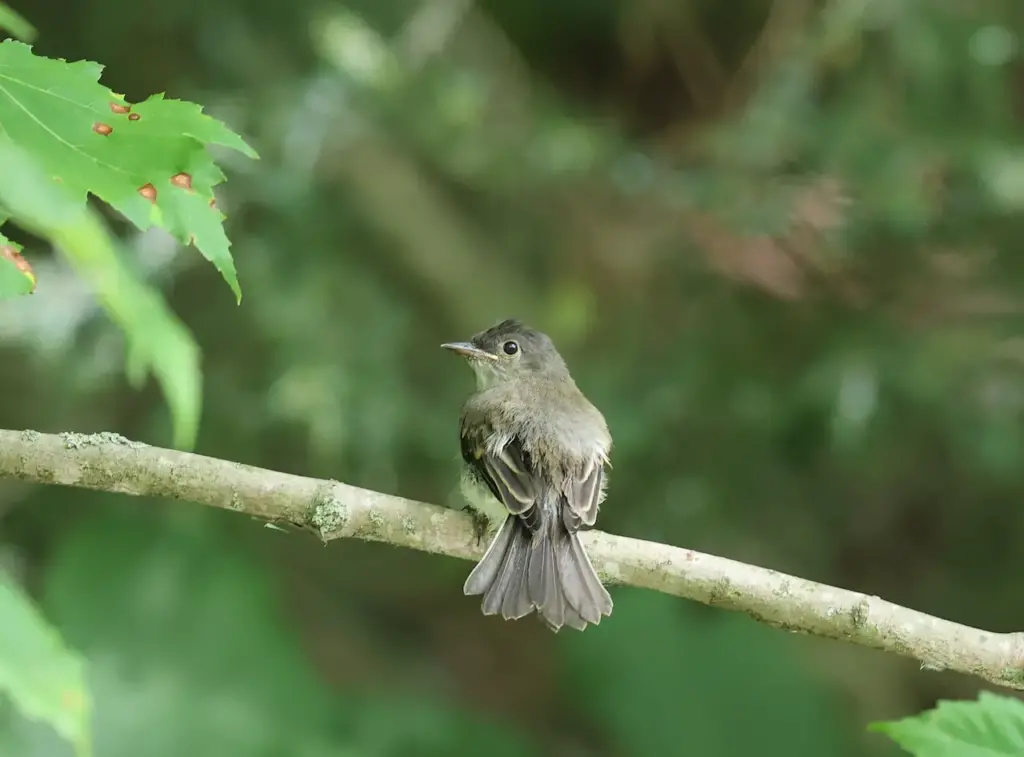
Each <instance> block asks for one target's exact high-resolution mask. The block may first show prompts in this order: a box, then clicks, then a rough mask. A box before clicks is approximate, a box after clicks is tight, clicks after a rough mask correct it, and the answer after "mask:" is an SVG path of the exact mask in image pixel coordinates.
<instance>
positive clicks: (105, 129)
mask: <svg viewBox="0 0 1024 757" xmlns="http://www.w3.org/2000/svg"><path fill="white" fill-rule="evenodd" d="M92 130H93V131H94V132H96V133H97V134H101V135H102V136H104V137H105V136H107V135H108V134H110V133H111V132H112V131H113V130H114V127H113V126H110V125H109V124H105V123H101V122H100V121H97V122H96V123H94V124H93V125H92Z"/></svg>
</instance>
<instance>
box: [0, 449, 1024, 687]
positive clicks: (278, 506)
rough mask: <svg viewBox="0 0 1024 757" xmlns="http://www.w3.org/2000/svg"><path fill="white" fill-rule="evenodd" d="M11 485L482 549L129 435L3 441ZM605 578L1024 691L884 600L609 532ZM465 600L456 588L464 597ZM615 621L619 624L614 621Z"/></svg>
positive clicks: (440, 527) (464, 529)
mask: <svg viewBox="0 0 1024 757" xmlns="http://www.w3.org/2000/svg"><path fill="white" fill-rule="evenodd" d="M0 478H8V479H18V480H21V481H28V482H35V483H41V484H57V485H60V486H76V487H81V488H85V489H95V490H98V491H107V492H117V493H120V494H130V495H133V496H147V497H166V498H169V499H179V500H188V501H191V502H197V503H200V504H204V505H210V506H213V507H220V508H224V509H226V510H234V511H236V512H240V513H246V514H248V515H251V516H255V517H257V518H262V519H265V520H267V521H271V522H279V523H280V522H284V523H290V524H293V525H296V526H300V527H305V528H311V529H313V530H314V531H315V532H317V533H319V535H320V537H321V538H322V539H323V540H324V541H328V540H331V539H342V538H354V539H363V540H366V541H375V542H383V543H387V544H392V545H395V546H400V547H409V548H411V549H418V550H422V551H424V552H431V553H434V554H439V555H448V556H450V557H458V558H462V559H465V560H471V559H478V558H479V557H480V556H481V554H482V552H483V548H482V547H483V545H480V544H477V543H476V540H475V538H474V536H473V526H472V521H471V520H470V519H469V517H468V516H467V515H465V514H464V513H461V512H457V511H455V510H451V509H449V508H444V507H439V506H437V505H430V504H425V503H422V502H415V501H413V500H409V499H403V498H401V497H394V496H391V495H388V494H381V493H379V492H374V491H368V490H366V489H359V488H356V487H354V486H349V485H347V484H343V483H339V482H336V481H324V480H319V479H313V478H305V477H303V476H294V475H291V474H288V473H278V472H276V471H271V470H264V469H262V468H255V467H252V466H249V465H242V464H240V463H233V462H229V461H225V460H217V459H215V458H210V457H204V456H202V455H195V454H191V453H187V452H178V451H174V450H167V449H160V448H158V447H150V446H149V445H146V444H142V443H140V442H133V441H129V440H128V439H125V438H124V437H122V436H120V435H118V434H111V433H102V434H94V435H82V434H70V433H65V434H59V435H52V434H40V433H38V432H35V431H2V430H0ZM583 539H584V542H585V545H586V548H587V550H588V552H589V554H590V555H591V559H592V560H593V562H594V565H595V567H596V568H597V570H598V572H599V573H600V574H601V576H602V578H604V579H605V580H606V581H608V582H609V583H611V584H625V585H629V586H638V587H642V588H645V589H652V590H654V591H660V592H663V593H665V594H671V595H673V596H677V597H683V598H686V599H692V600H695V601H697V602H702V603H704V604H707V605H714V606H716V607H723V608H726V609H729V610H739V611H742V612H745V613H747V614H748V615H750V616H751V617H753V618H755V619H757V620H759V621H761V622H763V623H767V624H769V625H772V626H776V627H780V628H784V629H786V630H789V631H794V632H798V633H807V634H813V635H816V636H822V637H825V638H830V639H840V640H844V641H848V642H852V643H854V644H860V645H862V646H865V647H871V648H873V649H881V650H884V651H887V652H894V653H896V654H899V655H902V656H905V657H912V658H914V659H916V660H918V661H920V663H921V667H922V668H924V669H928V670H954V671H958V672H961V673H967V674H969V675H974V676H978V677H980V678H983V679H985V680H987V681H991V682H992V683H996V684H999V685H1001V686H1006V687H1009V688H1013V689H1021V690H1024V634H1021V633H990V632H988V631H982V630H978V629H975V628H970V627H968V626H964V625H960V624H958V623H953V622H951V621H948V620H943V619H941V618H936V617H933V616H930V615H926V614H924V613H921V612H917V611H916V610H911V609H908V608H905V607H900V606H899V605H895V604H893V603H891V602H886V601H885V600H883V599H880V598H878V597H873V596H867V595H865V594H859V593H857V592H853V591H847V590H846V589H839V588H835V587H832V586H826V585H825V584H820V583H816V582H814V581H808V580H806V579H803V578H797V577H795V576H789V575H786V574H784V573H779V572H777V571H774V570H768V569H766V568H759V567H756V566H753V565H746V564H744V563H740V562H735V561H733V560H728V559H725V558H722V557H715V556H713V555H707V554H702V553H700V552H695V551H693V550H690V549H681V548H679V547H672V546H668V545H665V544H657V543H654V542H649V541H641V540H640V539H631V538H628V537H625V536H615V535H612V534H607V533H603V532H601V531H589V532H587V533H586V534H584V535H583ZM453 589H454V587H453ZM606 622H611V623H614V622H615V619H614V616H613V617H612V618H611V619H609V620H608V621H606Z"/></svg>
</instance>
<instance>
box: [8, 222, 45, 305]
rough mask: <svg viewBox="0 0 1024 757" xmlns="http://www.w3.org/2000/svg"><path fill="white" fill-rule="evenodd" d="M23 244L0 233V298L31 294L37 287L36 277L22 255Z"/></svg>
mask: <svg viewBox="0 0 1024 757" xmlns="http://www.w3.org/2000/svg"><path fill="white" fill-rule="evenodd" d="M20 251H21V245H17V244H14V243H13V242H12V241H11V240H9V239H8V238H7V237H5V236H4V235H3V234H0V300H6V299H9V298H11V297H19V296H21V295H23V294H29V293H30V292H32V291H33V290H34V289H35V287H36V277H35V274H33V273H32V271H31V269H27V268H26V266H27V264H26V263H24V260H23V259H22V258H21V256H20V254H19V253H20Z"/></svg>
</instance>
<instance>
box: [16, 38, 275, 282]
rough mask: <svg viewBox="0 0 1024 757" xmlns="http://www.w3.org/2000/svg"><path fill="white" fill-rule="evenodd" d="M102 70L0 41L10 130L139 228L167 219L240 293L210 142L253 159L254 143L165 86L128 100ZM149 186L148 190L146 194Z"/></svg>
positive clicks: (79, 190) (68, 183)
mask: <svg viewBox="0 0 1024 757" xmlns="http://www.w3.org/2000/svg"><path fill="white" fill-rule="evenodd" d="M102 70H103V67H102V66H100V65H99V64H98V63H93V62H91V61H77V62H73V63H68V62H66V61H62V60H53V59H50V58H44V57H41V56H37V55H35V54H33V53H32V48H31V47H29V46H28V45H25V44H22V43H20V42H15V41H13V40H8V41H6V42H3V43H0V124H3V130H4V132H6V135H7V137H8V138H9V139H10V140H11V141H12V142H13V143H14V144H15V145H17V146H19V147H21V148H23V149H24V150H25V151H26V152H28V153H30V154H31V155H33V156H34V157H35V158H36V159H37V160H38V161H39V162H40V164H41V165H42V166H43V168H44V170H45V171H46V172H47V173H48V174H49V175H50V176H53V177H55V178H57V179H59V180H60V181H61V183H62V184H64V186H65V187H67V188H68V190H69V191H70V192H71V193H72V195H73V196H74V197H75V198H76V199H78V200H79V201H84V200H85V198H86V195H87V194H88V193H90V192H91V193H92V194H94V195H96V196H97V197H99V198H101V199H102V200H104V201H106V202H108V203H110V204H111V205H112V206H114V207H115V208H117V209H118V210H119V211H121V212H122V213H124V214H125V216H127V217H128V218H129V219H130V220H131V221H132V222H133V223H134V224H135V225H136V226H138V227H139V228H140V229H147V228H149V227H151V226H161V227H163V228H165V229H167V230H168V231H169V232H170V233H171V234H173V235H174V236H175V237H176V238H177V239H178V240H180V241H181V242H183V243H185V244H194V245H195V246H196V247H197V248H198V249H199V251H200V252H201V253H202V254H203V255H204V256H205V257H206V258H207V259H208V260H210V261H211V262H212V263H213V264H214V265H215V266H216V267H217V270H219V271H220V273H221V275H222V276H223V277H224V279H225V280H226V281H227V282H228V285H229V286H230V287H231V289H232V291H233V292H234V293H235V297H236V300H237V301H239V302H241V298H242V293H241V289H240V288H239V285H238V277H237V275H236V273H235V266H234V262H233V261H232V259H231V253H230V244H229V242H228V239H227V237H226V236H225V234H224V233H223V229H222V228H221V222H222V221H223V218H224V217H223V215H222V214H221V213H220V212H219V211H218V210H217V209H216V208H215V207H214V205H213V201H214V195H213V188H214V187H215V186H216V185H217V184H219V183H221V182H222V181H224V174H223V173H222V172H221V170H220V169H219V168H218V167H217V164H216V163H215V162H214V160H213V158H212V156H211V155H210V153H209V152H208V150H207V145H211V144H216V145H221V146H223V147H228V148H231V149H233V150H237V151H239V152H241V153H243V154H245V155H247V156H249V157H251V158H257V157H258V156H257V155H256V152H255V151H254V150H253V149H252V148H251V147H249V145H248V144H246V143H245V141H244V140H243V139H242V138H241V137H239V136H238V135H237V134H235V133H234V132H232V131H231V130H230V129H228V128H227V127H226V126H225V125H224V124H222V123H221V122H219V121H217V120H216V119H214V118H211V117H210V116H207V115H206V114H204V113H203V112H202V108H201V107H200V106H198V105H196V104H194V103H190V102H183V101H181V100H168V99H165V98H164V96H163V95H162V94H160V95H153V96H151V97H149V98H148V99H147V100H146V101H145V102H141V103H138V104H135V105H132V106H129V105H128V104H127V103H126V102H125V100H124V98H122V97H121V96H120V95H116V94H114V93H112V92H111V91H110V90H109V89H108V88H106V87H104V86H103V85H102V84H100V83H99V76H100V73H101V72H102ZM129 110H130V112H129ZM147 185H149V187H150V190H147V191H148V192H149V194H150V196H149V197H148V198H147V197H146V196H144V195H143V194H140V189H142V188H144V187H146V186H147ZM153 195H155V197H153ZM214 227H215V228H216V229H217V230H218V232H214V231H213V229H214Z"/></svg>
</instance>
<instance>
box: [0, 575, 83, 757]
mask: <svg viewBox="0 0 1024 757" xmlns="http://www.w3.org/2000/svg"><path fill="white" fill-rule="evenodd" d="M0 618H3V622H2V623H0V691H3V692H6V693H7V694H8V695H9V696H10V697H11V699H12V700H13V701H14V703H15V705H16V706H17V707H18V708H19V709H20V710H21V711H22V712H23V713H25V714H26V715H27V716H29V717H31V718H34V719H36V720H41V721H44V722H46V723H48V724H50V725H51V726H53V728H54V730H56V731H57V732H58V733H59V734H60V735H61V736H63V737H64V738H66V739H67V740H68V741H70V742H71V743H72V744H74V745H75V749H76V750H77V751H78V753H79V754H80V755H87V754H89V753H90V749H91V744H90V737H89V720H90V716H91V710H90V703H89V696H88V692H87V691H86V688H85V671H84V667H83V665H82V661H81V659H80V658H79V657H78V655H77V654H76V653H75V652H74V651H72V650H71V649H69V648H68V647H67V646H66V645H65V644H64V641H63V640H62V639H61V637H60V634H58V633H57V631H56V630H54V629H53V628H52V627H51V626H50V624H49V623H47V621H46V619H45V618H43V616H42V615H41V614H40V613H39V611H38V610H37V609H36V608H35V607H34V606H33V604H32V600H31V599H29V597H28V596H26V595H25V594H24V593H23V592H22V591H21V590H20V589H18V588H17V587H16V586H14V585H13V584H12V583H10V581H9V580H8V579H7V578H6V577H4V576H3V575H2V574H0Z"/></svg>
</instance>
